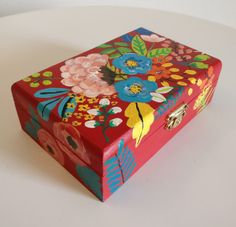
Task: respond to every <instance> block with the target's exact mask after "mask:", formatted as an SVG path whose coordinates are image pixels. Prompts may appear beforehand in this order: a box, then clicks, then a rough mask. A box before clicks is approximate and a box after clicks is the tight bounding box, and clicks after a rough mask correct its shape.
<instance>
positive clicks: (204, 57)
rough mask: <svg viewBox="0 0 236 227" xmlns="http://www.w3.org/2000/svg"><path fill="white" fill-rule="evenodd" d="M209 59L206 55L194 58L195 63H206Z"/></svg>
mask: <svg viewBox="0 0 236 227" xmlns="http://www.w3.org/2000/svg"><path fill="white" fill-rule="evenodd" d="M209 58H210V56H208V55H206V54H199V55H197V56H195V57H194V60H195V61H206V60H208V59H209Z"/></svg>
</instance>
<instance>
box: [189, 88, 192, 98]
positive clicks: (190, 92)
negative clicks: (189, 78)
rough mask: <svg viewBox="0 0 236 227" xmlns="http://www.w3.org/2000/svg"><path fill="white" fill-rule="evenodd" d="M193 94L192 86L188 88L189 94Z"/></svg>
mask: <svg viewBox="0 0 236 227" xmlns="http://www.w3.org/2000/svg"><path fill="white" fill-rule="evenodd" d="M192 94H193V89H192V88H189V89H188V95H189V96H190V95H192Z"/></svg>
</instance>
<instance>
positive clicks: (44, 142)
mask: <svg viewBox="0 0 236 227" xmlns="http://www.w3.org/2000/svg"><path fill="white" fill-rule="evenodd" d="M38 139H39V143H40V144H41V146H42V147H43V148H44V150H45V151H47V153H48V154H49V155H51V156H52V157H53V158H55V159H56V160H57V161H58V162H59V163H60V164H61V165H64V156H63V153H62V151H61V150H60V148H59V147H58V144H57V142H56V140H55V139H54V138H53V136H52V135H51V134H50V133H48V132H47V131H46V130H44V129H43V128H41V129H39V130H38Z"/></svg>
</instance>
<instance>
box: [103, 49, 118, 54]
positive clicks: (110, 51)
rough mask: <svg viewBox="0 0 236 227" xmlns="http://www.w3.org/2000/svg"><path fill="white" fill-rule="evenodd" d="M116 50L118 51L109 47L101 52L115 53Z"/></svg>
mask: <svg viewBox="0 0 236 227" xmlns="http://www.w3.org/2000/svg"><path fill="white" fill-rule="evenodd" d="M115 51H116V49H115V48H107V49H104V50H102V51H101V52H100V53H101V54H111V53H113V52H115Z"/></svg>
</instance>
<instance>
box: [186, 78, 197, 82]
mask: <svg viewBox="0 0 236 227" xmlns="http://www.w3.org/2000/svg"><path fill="white" fill-rule="evenodd" d="M188 80H189V81H190V82H191V83H192V84H196V82H197V79H196V78H193V77H190V78H188Z"/></svg>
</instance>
